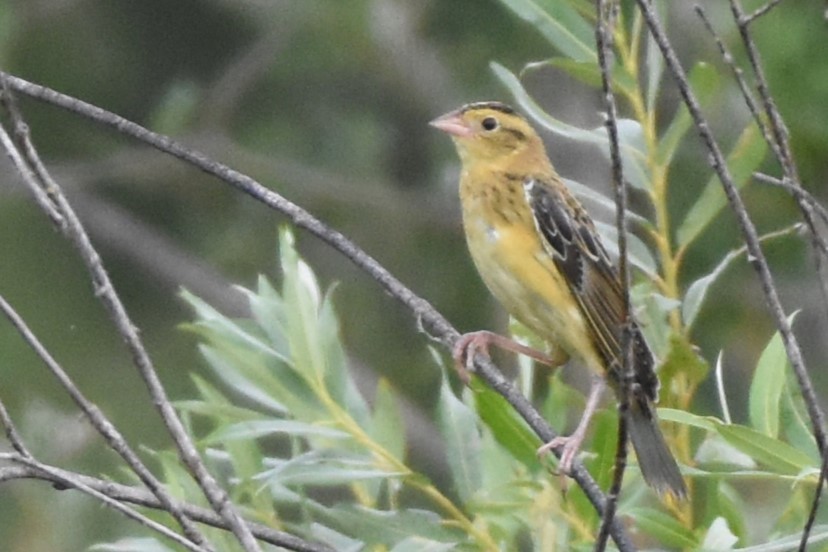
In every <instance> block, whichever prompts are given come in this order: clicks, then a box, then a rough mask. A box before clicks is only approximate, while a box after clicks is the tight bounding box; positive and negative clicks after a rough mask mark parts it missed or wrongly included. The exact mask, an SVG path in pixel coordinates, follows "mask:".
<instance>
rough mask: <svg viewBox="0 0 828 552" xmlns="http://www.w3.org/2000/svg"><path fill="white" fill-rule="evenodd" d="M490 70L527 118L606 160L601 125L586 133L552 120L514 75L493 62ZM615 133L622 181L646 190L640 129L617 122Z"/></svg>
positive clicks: (625, 121) (631, 123)
mask: <svg viewBox="0 0 828 552" xmlns="http://www.w3.org/2000/svg"><path fill="white" fill-rule="evenodd" d="M490 67H491V68H492V71H494V73H495V75H496V76H497V77H498V78H499V79H500V81H501V82H503V84H504V85H505V86H506V88H508V89H509V91H510V92H511V93H512V95H513V96H514V97H515V100H516V101H517V102H518V104H519V105H520V107H521V108H522V110H523V111H524V113H525V114H526V115H528V116H529V117H531V118H532V119H534V120H535V121H537V122H538V123H539V124H541V125H542V126H544V127H545V128H547V129H548V130H550V131H552V132H553V133H555V134H557V135H559V136H563V137H564V138H567V139H570V140H576V141H578V142H586V143H588V144H593V145H596V146H598V149H599V151H600V152H601V154H602V155H604V156H605V157H606V158H609V139H608V136H607V129H606V128H605V127H604V126H603V125H602V126H600V127H598V128H595V129H592V130H585V129H582V128H578V127H576V126H573V125H570V124H568V123H564V122H563V121H560V120H558V119H555V118H554V117H552V116H551V115H549V114H548V113H547V112H546V111H544V110H543V109H542V108H541V107H540V106H539V105H538V104H537V102H535V100H534V99H533V98H532V97H531V96H530V95H529V93H528V92H527V91H526V89H525V88H524V87H523V84H522V83H521V82H520V80H519V79H518V78H517V76H515V74H514V73H512V72H511V71H509V70H508V69H506V68H505V67H503V66H502V65H500V64H499V63H496V62H492V63H491V64H490ZM618 130H619V134H618V137H619V143H620V150H621V160H622V161H623V163H624V178H625V179H626V180H627V181H629V182H630V184H632V185H633V186H634V187H636V188H639V189H647V188H648V186H649V183H650V178H649V169H648V168H647V162H646V161H647V153H646V151H645V150H643V149H641V148H642V147H643V144H644V141H643V139H642V136H643V132H642V130H641V126H640V124H639V123H638V122H637V121H633V120H631V119H619V120H618Z"/></svg>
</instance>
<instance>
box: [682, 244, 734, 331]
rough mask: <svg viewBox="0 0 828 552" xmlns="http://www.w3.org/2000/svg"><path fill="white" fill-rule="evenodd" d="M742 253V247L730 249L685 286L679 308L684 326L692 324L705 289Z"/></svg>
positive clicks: (702, 299) (705, 293) (699, 307)
mask: <svg viewBox="0 0 828 552" xmlns="http://www.w3.org/2000/svg"><path fill="white" fill-rule="evenodd" d="M742 253H744V248H741V247H740V248H738V249H735V250H733V251H730V252H729V253H728V254H727V255H725V256H724V257H723V258H722V260H721V261H719V264H717V265H716V266H715V267H714V268H713V270H712V271H711V272H710V273H709V274H706V275H704V276H702V277H701V278H699V279H698V280H696V281H695V282H693V283H692V284H690V287H688V288H687V292H686V293H685V294H684V304H683V305H682V309H681V317H682V319H683V320H684V325H685V326H687V327H688V328H689V327H691V326H692V325H693V323H694V322H695V321H696V316H698V314H699V311H700V310H701V306H702V304H703V303H704V300H705V298H706V297H707V291H708V290H709V289H710V286H711V285H712V284H713V283H714V282H715V281H716V280H718V279H719V276H721V275H722V273H723V272H724V271H725V269H726V268H727V267H728V266H730V264H731V263H732V262H733V261H734V260H735V259H737V258H738V257H739V256H740V255H741V254H742Z"/></svg>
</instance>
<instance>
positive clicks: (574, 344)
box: [430, 101, 687, 500]
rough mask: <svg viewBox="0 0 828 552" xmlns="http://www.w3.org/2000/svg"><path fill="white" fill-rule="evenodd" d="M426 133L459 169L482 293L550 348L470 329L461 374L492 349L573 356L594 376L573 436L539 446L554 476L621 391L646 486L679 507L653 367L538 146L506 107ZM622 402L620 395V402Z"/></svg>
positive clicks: (578, 208) (472, 110)
mask: <svg viewBox="0 0 828 552" xmlns="http://www.w3.org/2000/svg"><path fill="white" fill-rule="evenodd" d="M430 125H431V126H433V127H434V128H436V129H438V130H440V131H443V132H445V133H447V134H448V135H449V136H450V137H451V139H452V140H453V142H454V145H455V147H456V149H457V153H458V154H459V157H460V161H461V175H460V185H459V192H460V203H461V208H462V216H463V229H464V232H465V235H466V241H467V245H468V248H469V252H470V253H471V257H472V259H473V261H474V264H475V266H476V268H477V271H478V272H479V273H480V276H481V278H482V280H483V281H484V283H485V284H486V286H487V288H488V289H489V291H490V292H491V293H492V294H493V295H494V297H495V298H496V299H497V300H498V301H499V302H500V303H501V304H502V305H503V306H504V307H505V309H506V310H507V311H508V312H509V314H511V315H512V316H513V317H515V318H516V319H517V320H518V321H520V322H521V323H522V324H523V325H524V326H526V327H528V328H529V329H530V330H531V331H533V332H534V333H535V334H537V336H538V337H540V338H541V339H542V340H543V341H544V342H545V343H546V344H547V345H548V346H549V347H550V351H549V352H542V351H538V350H535V349H532V348H530V347H527V346H525V345H522V344H519V343H517V342H515V341H513V340H511V339H509V338H507V337H505V336H501V335H499V334H496V333H493V332H489V331H478V332H471V333H467V334H463V335H462V336H461V337H460V338H459V339H458V340H457V342H456V345H455V346H454V351H453V354H454V359H455V362H456V364H457V366H458V371H459V372H460V374H461V376H462V377H464V378H467V377H468V375H467V374H468V370H467V369H466V365H467V363H468V362H470V361H471V359H473V357H474V355H475V353H478V352H480V353H482V354H485V355H488V348H489V346H490V345H495V346H498V347H500V348H504V349H508V350H512V351H514V352H516V353H521V354H528V355H529V356H531V357H532V358H534V359H535V360H537V361H539V362H541V363H544V364H549V365H551V366H559V365H562V364H564V363H566V362H567V360H568V359H570V358H574V359H576V360H577V361H578V362H579V363H580V364H581V365H585V366H586V367H588V368H589V369H590V370H591V372H592V373H593V381H592V385H591V387H590V391H589V394H588V398H587V402H586V407H585V409H584V414H583V416H582V417H581V420H580V422H579V423H578V425H577V427H576V429H575V431H574V432H573V433H572V434H571V435H569V436H558V437H556V438H555V439H553V440H552V441H551V442H549V443H547V444H545V445H543V446H542V447H541V448H540V449H539V453H544V452H548V451H549V450H558V451H559V454H560V458H561V460H560V464H559V469H560V470H561V471H562V472H564V473H571V470H572V467H573V463H574V459H575V458H576V455H577V453H578V451H579V450H580V446H581V444H582V441H583V439H584V436H585V434H586V431H587V429H588V424H589V420H590V418H591V416H592V414H593V413H594V412H595V410H596V408H597V406H598V404H599V402H600V396H601V394H602V392H603V390H604V389H605V388H606V386H607V385H609V387H610V388H612V389H613V390H614V392H615V393H616V395H618V393H620V392H621V389H622V387H623V388H625V389H627V397H628V406H629V408H628V413H629V414H628V418H627V419H628V428H629V435H630V439H631V441H632V445H633V448H634V449H635V452H636V456H637V458H638V465H639V468H640V470H641V474H642V476H643V478H644V480H645V481H646V483H647V484H648V485H649V486H650V487H651V488H653V489H654V490H655V492H656V493H657V494H658V495H659V496H660V497H663V496H665V495H668V494H669V495H672V496H674V497H676V498H677V499H679V500H682V499H685V498H686V497H687V488H686V486H685V483H684V480H683V478H682V476H681V472H680V470H679V467H678V465H677V464H676V460H675V458H674V457H673V455H672V453H671V452H670V449H669V448H668V446H667V443H666V441H665V439H664V436H663V434H662V432H661V429H660V428H659V425H658V415H657V413H656V407H655V404H656V402H657V400H658V390H659V381H658V376H657V375H656V372H655V359H654V356H653V353H652V352H651V349H650V347H649V346H648V344H647V341H646V340H645V337H644V334H643V333H642V331H641V327H640V325H639V324H638V322H637V321H635V319H634V317H633V315H632V314H628V315H625V313H624V295H623V294H624V286H623V284H622V281H621V277H620V275H619V272H618V270H617V269H616V267H615V266H614V264H613V261H612V259H611V258H610V256H609V255H608V254H607V250H606V248H605V247H604V245H603V244H602V242H601V238H600V236H599V235H598V232H597V231H596V228H595V224H594V222H593V220H592V219H591V218H590V216H589V214H588V213H587V211H586V209H585V208H584V207H583V206H582V205H581V203H580V202H579V201H578V200H577V199H576V198H575V196H574V195H572V193H571V192H570V191H569V190H568V188H567V187H566V185H565V184H564V182H563V181H562V179H561V177H560V176H559V175H558V173H557V172H556V171H555V169H554V167H553V166H552V162H551V161H550V160H549V157H548V155H547V152H546V148H545V146H544V143H543V141H542V139H541V137H540V136H539V135H538V133H537V132H536V131H535V129H534V128H533V127H532V126H531V124H530V123H529V122H528V121H527V120H526V119H525V118H524V117H523V116H522V115H520V114H519V113H518V112H517V111H515V110H514V109H513V108H512V107H510V106H508V105H506V104H504V103H501V102H496V101H485V102H475V103H469V104H466V105H463V106H462V107H460V108H459V109H456V110H453V111H451V112H449V113H446V114H444V115H442V116H440V117H438V118H436V119H434V120H433V121H431V122H430ZM626 316H629V317H630V320H629V322H628V324H629V326H628V327H629V331H630V334H629V335H630V343H631V360H632V363H631V366H632V374H631V378H629V379H631V381H629V384H628V385H626V386H622V385H621V377H622V372H623V362H622V354H623V351H622V345H621V342H622V331H623V327H624V323H625V318H626ZM618 398H620V397H618Z"/></svg>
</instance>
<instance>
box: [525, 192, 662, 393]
mask: <svg viewBox="0 0 828 552" xmlns="http://www.w3.org/2000/svg"><path fill="white" fill-rule="evenodd" d="M524 188H525V191H526V200H527V202H528V203H529V207H530V208H531V210H532V215H533V217H534V220H535V227H536V228H537V230H538V233H539V234H540V235H541V238H542V239H541V241H542V242H543V243H544V246H545V247H546V250H547V252H548V253H549V254H550V255H551V256H552V258H553V260H554V262H555V265H556V266H557V267H558V270H560V271H561V273H562V274H563V276H564V278H565V279H566V281H567V283H568V284H569V288H570V291H571V292H572V294H573V295H574V296H575V299H576V301H577V303H578V306H579V307H580V309H581V312H582V314H583V315H584V317H585V319H586V320H587V323H588V324H589V326H590V329H591V330H592V336H591V337H592V340H593V343H594V345H595V347H596V349H597V350H598V352H599V354H600V355H601V358H602V359H603V360H604V363H605V366H606V367H607V368H608V370H609V372H610V377H613V376H614V377H617V375H618V373H619V372H620V369H619V368H620V365H621V327H622V324H623V320H622V311H623V296H622V293H623V288H622V286H621V282H620V279H619V276H618V273H617V272H616V270H615V267H614V266H613V264H612V260H611V259H610V257H609V255H608V254H607V251H606V249H605V248H604V246H603V245H602V244H601V242H600V238H599V237H598V234H597V232H596V230H595V224H594V223H593V222H592V219H591V218H590V217H589V214H587V212H586V211H585V210H584V208H583V207H582V206H581V205H580V204H579V203H578V202H577V201H576V200H575V198H573V197H572V196H571V195H569V193H568V192H567V191H566V190H559V189H558V188H557V187H555V186H552V185H550V184H549V183H547V182H544V181H543V180H541V179H538V178H532V179H529V180H527V181H526V182H525V183H524ZM633 357H634V361H635V375H636V378H635V379H636V383H637V384H638V385H639V386H640V388H641V389H642V390H643V391H644V393H645V394H646V395H647V396H649V397H650V399H651V400H656V399H657V395H658V378H657V377H656V375H655V371H654V369H653V364H654V361H653V356H652V353H651V352H650V349H649V347H648V346H647V343H646V341H645V340H644V336H643V334H642V333H641V329H640V328H639V327H638V325H637V324H635V323H633Z"/></svg>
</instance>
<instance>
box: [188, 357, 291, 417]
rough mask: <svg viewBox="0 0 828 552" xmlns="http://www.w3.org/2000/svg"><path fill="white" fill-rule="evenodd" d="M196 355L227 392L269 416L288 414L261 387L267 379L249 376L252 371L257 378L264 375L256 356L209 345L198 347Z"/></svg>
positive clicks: (268, 390)
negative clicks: (257, 375)
mask: <svg viewBox="0 0 828 552" xmlns="http://www.w3.org/2000/svg"><path fill="white" fill-rule="evenodd" d="M198 351H199V352H200V353H201V356H203V357H204V359H205V360H206V361H207V366H209V367H210V369H211V370H212V372H213V374H214V375H215V376H216V377H217V378H218V379H219V380H220V381H222V382H224V384H225V385H227V386H228V387H229V388H230V389H233V390H234V391H235V392H236V393H238V394H239V395H241V396H242V397H244V398H246V399H247V400H249V401H252V402H253V403H254V404H255V405H257V406H259V407H263V408H265V409H266V410H267V411H269V412H273V413H276V414H284V413H286V412H287V411H288V408H287V407H286V406H285V405H284V404H283V403H282V402H281V401H279V400H277V399H276V398H274V397H273V395H272V394H271V391H272V388H271V387H267V386H263V385H261V382H262V381H263V380H266V379H269V376H268V375H266V374H265V375H264V377H263V378H256V377H255V376H254V375H253V374H252V373H251V372H252V371H253V370H255V371H257V372H259V373H260V374H261V373H262V372H264V371H265V369H264V367H263V366H260V367H259V368H257V367H256V364H259V365H261V364H262V363H261V362H260V361H259V359H257V358H256V355H255V353H252V352H250V351H247V350H245V349H235V350H230V349H229V348H227V347H225V348H223V349H219V348H217V347H213V346H212V345H199V346H198Z"/></svg>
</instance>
